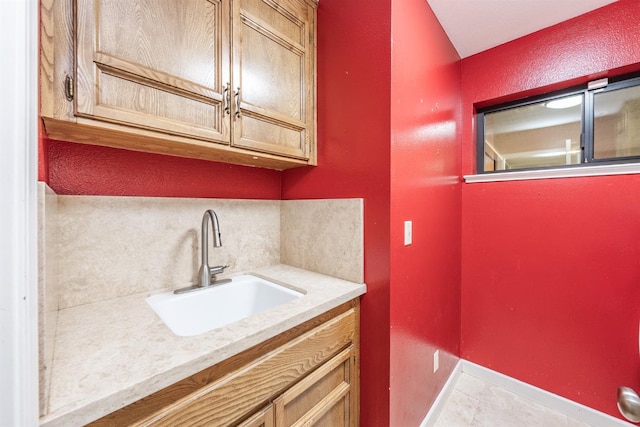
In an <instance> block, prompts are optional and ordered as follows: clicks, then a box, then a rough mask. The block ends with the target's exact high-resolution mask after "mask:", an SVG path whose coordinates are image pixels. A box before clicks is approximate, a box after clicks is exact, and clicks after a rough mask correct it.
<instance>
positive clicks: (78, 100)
mask: <svg viewBox="0 0 640 427" xmlns="http://www.w3.org/2000/svg"><path fill="white" fill-rule="evenodd" d="M41 4H42V8H41V22H42V31H41V43H42V50H41V79H40V80H41V115H42V118H43V121H44V128H45V131H46V132H47V134H48V136H49V137H50V138H53V139H60V140H66V141H72V142H79V143H88V144H97V145H104V146H111V147H118V148H126V149H131V150H138V151H147V152H154V153H164V154H170V155H178V156H185V157H194V158H204V159H211V160H217V161H223V162H230V163H238V164H247V165H255V166H263V167H269V168H275V169H286V168H290V167H296V166H303V165H313V164H315V161H316V160H315V158H316V147H315V139H316V138H315V133H316V130H315V120H316V118H315V102H316V100H315V97H316V90H315V87H316V85H315V13H316V6H317V0H173V1H171V2H164V1H163V2H159V1H157V0H155V1H154V0H126V1H125V0H42V3H41Z"/></svg>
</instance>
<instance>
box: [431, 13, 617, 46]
mask: <svg viewBox="0 0 640 427" xmlns="http://www.w3.org/2000/svg"><path fill="white" fill-rule="evenodd" d="M614 1H617V0H427V2H428V3H429V5H430V6H431V9H433V12H434V13H435V14H436V16H437V17H438V20H439V21H440V23H441V24H442V27H443V28H444V30H445V31H446V33H447V35H448V36H449V39H450V40H451V42H452V43H453V45H454V46H455V48H456V50H457V51H458V54H459V55H460V57H461V58H466V57H467V56H471V55H473V54H475V53H478V52H482V51H483V50H486V49H489V48H492V47H494V46H498V45H500V44H503V43H505V42H508V41H510V40H514V39H517V38H518V37H522V36H524V35H526V34H530V33H533V32H535V31H538V30H541V29H543V28H546V27H550V26H551V25H555V24H557V23H559V22H562V21H566V20H567V19H571V18H573V17H576V16H578V15H582V14H583V13H586V12H589V11H591V10H594V9H597V8H599V7H602V6H605V5H607V4H609V3H613V2H614Z"/></svg>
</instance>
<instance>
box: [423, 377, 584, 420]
mask: <svg viewBox="0 0 640 427" xmlns="http://www.w3.org/2000/svg"><path fill="white" fill-rule="evenodd" d="M435 427H593V426H591V425H590V424H585V423H584V422H581V421H578V420H576V419H574V418H571V417H568V416H566V415H564V414H562V413H560V412H556V411H554V410H551V409H549V408H547V407H545V406H542V405H540V404H538V403H536V402H534V401H532V400H529V399H526V398H523V397H520V396H518V395H516V394H513V393H511V392H509V391H507V390H505V389H502V388H500V387H497V386H495V385H493V384H490V383H487V382H485V381H483V380H480V379H478V378H476V377H473V376H471V375H468V374H465V373H463V374H461V375H460V377H459V378H458V381H457V383H456V385H455V388H454V390H453V392H452V393H451V395H450V396H449V398H448V399H447V401H446V403H445V406H444V409H443V411H442V413H441V414H440V416H439V417H438V420H437V421H436V424H435Z"/></svg>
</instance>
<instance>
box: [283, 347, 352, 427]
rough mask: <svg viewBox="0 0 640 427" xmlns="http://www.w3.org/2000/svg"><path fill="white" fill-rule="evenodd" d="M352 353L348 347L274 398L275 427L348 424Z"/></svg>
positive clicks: (334, 426) (349, 417) (332, 426)
mask: <svg viewBox="0 0 640 427" xmlns="http://www.w3.org/2000/svg"><path fill="white" fill-rule="evenodd" d="M353 352H354V350H353V347H352V346H350V347H348V348H347V349H345V350H344V351H342V352H341V353H339V354H338V355H336V356H335V357H334V358H333V359H331V360H330V361H329V362H327V363H326V364H324V365H323V366H321V367H320V368H318V369H317V370H316V371H315V372H313V373H312V374H310V375H309V376H307V377H306V378H305V379H303V380H302V381H300V382H299V383H298V384H296V385H295V386H294V387H292V388H291V389H289V390H287V391H286V392H285V393H283V394H282V396H280V397H279V398H278V399H276V400H275V401H274V407H275V413H276V417H275V419H276V427H292V426H312V425H313V426H325V425H326V426H331V427H337V426H349V425H351V424H352V421H353V420H354V418H353V417H352V416H351V402H352V399H351V397H352V395H351V393H352V392H353V390H352V387H351V384H352V382H353V381H354V379H353V375H354V354H353Z"/></svg>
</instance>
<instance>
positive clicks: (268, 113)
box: [233, 0, 314, 159]
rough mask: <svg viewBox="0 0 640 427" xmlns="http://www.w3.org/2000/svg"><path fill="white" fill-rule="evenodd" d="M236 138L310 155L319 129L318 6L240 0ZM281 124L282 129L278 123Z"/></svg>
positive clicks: (260, 147) (285, 152) (296, 154)
mask: <svg viewBox="0 0 640 427" xmlns="http://www.w3.org/2000/svg"><path fill="white" fill-rule="evenodd" d="M234 4H235V6H234V19H235V20H236V22H239V23H240V24H239V25H237V26H236V27H235V32H236V40H242V43H237V44H235V45H234V52H233V53H234V55H233V58H234V89H235V90H238V89H239V95H238V96H237V98H236V103H235V105H234V108H236V110H237V111H236V112H237V114H236V117H235V124H234V135H233V144H234V145H236V146H240V147H246V148H251V149H254V150H259V151H265V152H271V153H276V154H282V155H286V156H289V157H296V158H303V159H306V158H309V144H310V141H309V137H310V135H311V134H312V131H313V120H314V118H313V114H312V104H311V103H312V102H313V99H312V97H313V95H312V93H313V92H312V85H313V75H312V61H313V57H312V56H313V46H312V44H311V42H310V40H311V38H312V36H313V33H312V31H313V28H312V27H313V22H314V16H313V8H311V7H310V6H307V5H304V4H302V3H297V2H281V3H280V4H279V5H277V6H276V5H275V4H274V3H273V2H271V1H270V0H240V1H238V2H236V3H234ZM277 127H279V128H281V131H279V132H278V131H276V129H275V128H277Z"/></svg>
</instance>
